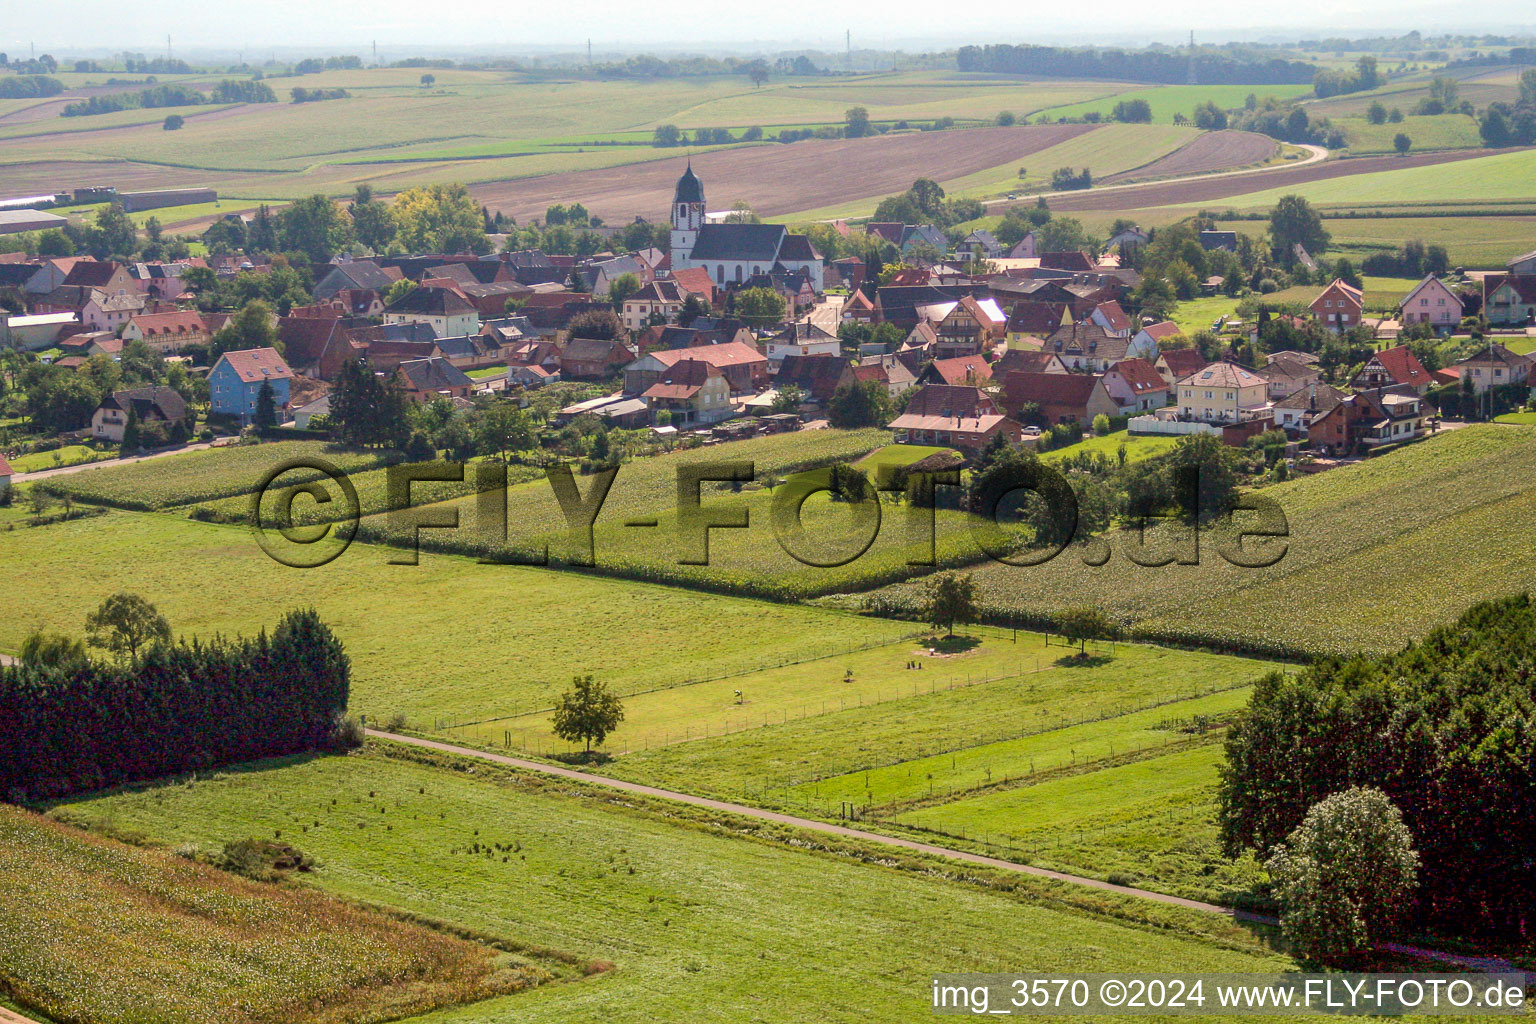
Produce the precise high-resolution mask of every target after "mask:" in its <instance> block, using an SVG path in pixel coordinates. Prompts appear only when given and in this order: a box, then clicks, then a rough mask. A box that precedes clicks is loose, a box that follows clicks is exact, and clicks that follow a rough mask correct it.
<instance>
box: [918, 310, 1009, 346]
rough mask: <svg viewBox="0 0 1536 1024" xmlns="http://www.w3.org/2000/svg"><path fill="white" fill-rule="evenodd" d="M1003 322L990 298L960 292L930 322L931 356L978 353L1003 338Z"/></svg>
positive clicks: (1006, 319) (1001, 315)
mask: <svg viewBox="0 0 1536 1024" xmlns="http://www.w3.org/2000/svg"><path fill="white" fill-rule="evenodd" d="M1007 324H1008V318H1007V316H1006V315H1004V313H1003V311H1002V309H1000V308H999V307H998V305H997V303H996V302H995V301H994V300H992V299H981V300H978V299H976V298H975V297H973V296H970V295H962V296H961V297H960V298H959V299H957V300H955V302H954V303H953V305H950V306H949V308H948V309H946V310H945V311H944V312H943V315H942V316H940V318H939V319H938V322H937V323H936V324H935V325H934V334H935V336H936V340H935V342H934V349H933V355H934V358H936V359H950V358H953V357H955V356H965V355H976V354H979V353H981V352H983V351H985V350H986V349H989V348H991V347H992V343H993V342H995V341H997V340H999V339H1000V338H1002V337H1003V335H1004V331H1005V329H1006V327H1007Z"/></svg>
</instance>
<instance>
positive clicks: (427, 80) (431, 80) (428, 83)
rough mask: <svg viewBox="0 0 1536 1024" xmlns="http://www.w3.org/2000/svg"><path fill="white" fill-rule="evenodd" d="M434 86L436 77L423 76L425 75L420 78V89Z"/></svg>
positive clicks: (431, 75) (430, 75)
mask: <svg viewBox="0 0 1536 1024" xmlns="http://www.w3.org/2000/svg"><path fill="white" fill-rule="evenodd" d="M436 84H437V76H436V75H433V74H425V75H422V76H421V87H422V88H423V89H430V88H431V87H432V86H434V85H436Z"/></svg>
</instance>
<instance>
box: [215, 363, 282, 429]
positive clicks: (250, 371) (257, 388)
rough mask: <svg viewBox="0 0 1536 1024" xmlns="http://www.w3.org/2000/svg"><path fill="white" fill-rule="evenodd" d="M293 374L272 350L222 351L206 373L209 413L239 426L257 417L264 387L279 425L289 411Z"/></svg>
mask: <svg viewBox="0 0 1536 1024" xmlns="http://www.w3.org/2000/svg"><path fill="white" fill-rule="evenodd" d="M292 380H293V371H292V370H290V369H289V368H288V364H287V363H286V362H284V361H283V357H282V356H280V355H278V354H277V350H276V349H273V348H249V349H243V350H241V351H239V352H225V353H224V354H223V355H221V356H219V361H218V362H217V363H214V364H213V369H212V370H210V371H208V400H209V406H208V409H209V412H211V413H213V414H215V415H218V416H229V417H232V418H234V420H235V421H236V422H238V423H239V424H240V425H241V426H246V425H248V424H250V423H251V422H252V421H254V420H255V418H256V403H257V400H258V399H259V397H260V395H261V389H262V387H263V386H264V385H270V386H271V388H272V402H273V405H274V406H275V409H276V412H277V421H278V422H279V423H281V422H282V421H283V420H284V419H285V418H286V416H287V412H288V389H289V386H290V384H289V382H290V381H292Z"/></svg>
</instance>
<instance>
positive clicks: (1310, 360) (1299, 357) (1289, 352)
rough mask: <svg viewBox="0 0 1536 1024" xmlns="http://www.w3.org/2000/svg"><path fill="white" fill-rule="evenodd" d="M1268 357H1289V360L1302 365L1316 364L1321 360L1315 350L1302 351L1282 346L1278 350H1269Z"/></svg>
mask: <svg viewBox="0 0 1536 1024" xmlns="http://www.w3.org/2000/svg"><path fill="white" fill-rule="evenodd" d="M1269 358H1270V359H1289V360H1290V361H1291V362H1293V363H1300V364H1301V365H1303V366H1316V365H1317V364H1318V363H1320V362H1322V358H1321V357H1320V356H1318V355H1317V354H1316V353H1315V352H1303V351H1301V350H1300V349H1294V348H1283V349H1281V350H1280V351H1278V352H1271V353H1270V354H1269Z"/></svg>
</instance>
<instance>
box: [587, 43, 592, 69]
mask: <svg viewBox="0 0 1536 1024" xmlns="http://www.w3.org/2000/svg"><path fill="white" fill-rule="evenodd" d="M591 66H592V37H591V36H588V37H587V67H591Z"/></svg>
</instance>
